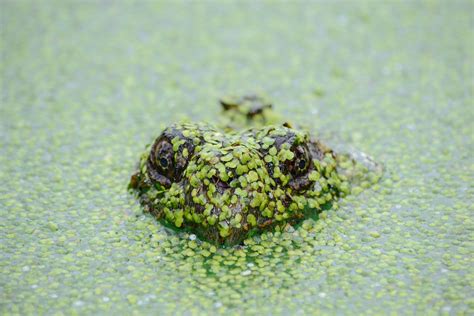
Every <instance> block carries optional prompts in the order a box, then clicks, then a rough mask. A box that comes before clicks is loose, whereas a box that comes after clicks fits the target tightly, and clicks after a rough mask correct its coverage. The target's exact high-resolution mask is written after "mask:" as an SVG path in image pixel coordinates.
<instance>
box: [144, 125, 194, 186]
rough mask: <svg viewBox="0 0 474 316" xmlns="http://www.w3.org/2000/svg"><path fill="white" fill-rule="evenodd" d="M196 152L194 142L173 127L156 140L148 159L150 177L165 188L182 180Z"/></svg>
mask: <svg viewBox="0 0 474 316" xmlns="http://www.w3.org/2000/svg"><path fill="white" fill-rule="evenodd" d="M193 151H194V146H193V140H192V139H190V138H187V137H185V136H184V135H183V133H182V131H181V130H179V129H177V128H176V127H174V126H171V127H169V128H167V129H165V130H164V131H163V133H162V134H161V135H160V136H159V137H158V138H157V139H156V140H155V142H154V143H153V145H152V147H151V151H150V156H149V157H148V168H147V170H148V175H149V177H150V179H151V180H152V181H154V182H159V183H161V185H163V186H165V187H169V186H171V183H172V182H176V181H179V180H181V178H182V176H183V171H184V170H185V169H186V166H187V165H188V161H189V157H190V156H191V155H192V153H193Z"/></svg>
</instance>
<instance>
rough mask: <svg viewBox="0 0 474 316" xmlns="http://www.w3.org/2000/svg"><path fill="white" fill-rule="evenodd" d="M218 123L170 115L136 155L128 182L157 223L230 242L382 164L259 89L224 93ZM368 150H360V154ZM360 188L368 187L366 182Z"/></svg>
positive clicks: (312, 211)
mask: <svg viewBox="0 0 474 316" xmlns="http://www.w3.org/2000/svg"><path fill="white" fill-rule="evenodd" d="M219 103H220V105H221V108H222V119H221V120H220V124H213V123H209V122H191V121H184V122H177V123H173V124H171V125H169V126H167V127H166V128H165V129H164V130H163V131H162V132H161V134H160V135H158V137H157V138H156V139H155V140H154V141H153V142H152V143H150V144H149V145H147V146H146V148H145V151H144V152H143V153H142V154H141V156H140V159H139V162H138V165H137V168H136V171H135V172H134V173H133V175H132V176H131V179H130V183H129V189H130V190H131V191H132V192H133V193H134V194H135V196H136V197H137V198H138V200H139V201H140V203H141V205H142V206H143V208H144V210H145V211H146V212H148V213H150V214H152V215H153V216H154V217H156V218H157V219H158V220H159V221H160V222H161V223H163V224H164V225H165V226H167V227H170V228H173V229H176V230H185V231H188V232H191V233H193V234H195V235H196V236H198V237H199V238H200V239H202V240H205V241H208V242H211V243H214V244H217V245H223V246H233V245H239V244H242V242H243V241H244V240H246V239H248V238H251V237H252V236H255V235H259V234H261V233H262V232H265V231H269V230H282V229H285V227H288V226H290V227H291V226H292V225H293V226H294V225H297V224H298V223H300V222H301V221H303V220H305V219H308V218H313V219H316V220H317V217H318V215H319V214H320V213H321V212H322V211H325V210H329V209H331V208H333V207H337V203H338V200H339V199H341V198H343V197H345V196H347V195H348V194H350V193H351V191H352V189H353V188H354V187H355V185H357V184H361V183H364V184H367V183H375V182H377V181H378V179H380V177H381V174H382V172H383V168H381V166H380V164H377V163H375V162H374V161H373V160H372V159H366V161H364V162H361V161H360V159H359V160H356V159H354V158H353V157H351V155H349V154H340V153H336V152H335V151H334V150H332V149H331V148H330V147H328V146H327V145H325V144H324V143H323V142H321V141H320V140H318V139H317V138H316V137H314V136H311V133H310V132H309V131H307V130H303V129H300V128H296V127H293V126H292V124H290V123H288V122H284V121H283V120H282V119H281V116H280V115H278V113H276V111H274V110H273V104H272V102H270V101H268V98H266V97H261V96H259V95H244V96H241V97H232V96H231V97H224V98H221V99H220V100H219ZM365 157H366V158H367V157H368V156H365ZM365 187H367V185H365Z"/></svg>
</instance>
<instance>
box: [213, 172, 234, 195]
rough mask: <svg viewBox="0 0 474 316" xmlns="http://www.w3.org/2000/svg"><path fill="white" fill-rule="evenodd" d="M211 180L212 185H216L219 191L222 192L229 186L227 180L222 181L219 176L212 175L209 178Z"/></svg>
mask: <svg viewBox="0 0 474 316" xmlns="http://www.w3.org/2000/svg"><path fill="white" fill-rule="evenodd" d="M211 181H212V183H214V185H215V186H216V188H217V189H218V191H219V192H222V191H224V190H227V189H229V188H230V186H229V181H222V179H221V178H219V177H218V176H213V177H212V178H211Z"/></svg>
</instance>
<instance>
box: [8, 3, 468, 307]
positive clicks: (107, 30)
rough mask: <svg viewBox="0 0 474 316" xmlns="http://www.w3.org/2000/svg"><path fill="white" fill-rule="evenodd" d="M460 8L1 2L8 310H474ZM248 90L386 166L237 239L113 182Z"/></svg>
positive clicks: (464, 8) (464, 14)
mask: <svg viewBox="0 0 474 316" xmlns="http://www.w3.org/2000/svg"><path fill="white" fill-rule="evenodd" d="M473 9H474V7H473V2H472V1H449V2H448V1H335V2H333V1H331V2H330V1H293V2H279V1H276V2H275V1H268V2H267V1H242V2H231V1H224V2H217V1H186V2H171V1H143V2H135V1H42V2H36V1H2V2H1V3H0V11H1V12H0V25H1V29H0V34H1V42H0V48H1V58H2V62H1V65H0V69H1V104H0V182H1V183H2V185H1V186H0V216H1V217H2V218H3V220H2V221H1V222H2V223H1V224H0V227H1V230H0V250H1V253H0V265H1V268H2V274H1V276H0V284H2V290H0V308H1V311H2V314H30V313H34V314H62V313H64V314H70V313H78V314H82V313H93V314H102V313H111V312H112V311H115V312H119V313H123V314H130V313H135V314H144V313H150V312H153V313H163V314H169V313H173V314H174V313H177V314H201V313H208V314H212V313H228V312H234V313H244V314H262V313H263V314H269V313H272V314H315V313H318V312H322V313H326V314H349V313H361V314H383V313H386V312H393V313H395V314H405V313H406V314H412V313H415V314H417V313H419V314H424V313H428V314H459V315H461V314H472V312H473V308H474V307H473V303H474V301H473V300H472V298H473V292H472V284H473V283H474V279H473V277H474V273H473V272H474V271H473V269H472V266H473V262H472V245H473V240H472V231H473V228H474V226H473V222H472V216H471V214H472V204H473V202H474V201H473V193H474V192H473V190H474V188H473V186H472V183H474V162H473V156H474V155H473V153H474V150H473V149H474V147H473V145H474V139H473V135H474V131H473V125H472V122H473V119H474V115H473V108H474V107H473V99H472V93H473V90H472V86H473V51H474V48H473V45H474V44H473V43H474V36H473V21H474V19H473V13H472V12H473ZM249 92H261V93H265V94H266V95H268V96H269V97H270V98H271V99H272V100H273V102H274V105H275V109H276V110H277V111H278V112H280V113H282V114H284V115H285V116H286V117H287V118H288V120H290V121H292V122H293V123H296V125H301V126H311V129H312V133H313V134H315V135H318V136H319V137H321V138H323V139H324V140H325V141H326V142H328V143H329V144H330V145H334V146H336V145H337V146H340V147H341V148H342V149H344V148H356V149H357V150H360V151H362V152H365V153H367V154H370V155H371V156H373V157H374V159H376V160H377V161H379V162H382V163H383V164H384V165H385V166H386V169H387V173H386V176H385V178H384V180H383V181H382V182H381V183H380V186H379V187H377V188H376V189H374V190H369V191H367V192H364V193H363V194H361V195H359V196H351V197H349V198H348V199H347V200H345V201H341V205H340V208H339V210H337V211H336V210H334V211H332V212H328V213H327V217H324V218H322V219H320V220H319V221H318V222H317V223H314V222H311V223H308V224H307V225H306V228H304V229H303V228H301V229H299V230H297V231H296V232H293V233H291V234H287V235H285V236H284V238H283V237H277V236H270V237H268V238H267V237H265V238H267V239H266V240H261V241H259V242H257V244H256V245H253V246H248V247H244V248H243V249H227V250H226V249H210V248H206V247H207V246H203V245H201V244H197V245H195V243H191V242H190V240H189V239H187V237H186V236H177V235H175V234H170V233H169V232H167V231H165V230H164V229H163V227H161V226H160V225H159V224H158V223H157V222H156V221H155V220H154V219H153V218H151V217H150V216H146V215H143V212H142V210H141V208H140V206H139V205H137V203H136V201H135V200H134V198H133V197H132V196H131V195H129V194H128V193H127V191H126V186H127V183H128V180H129V177H130V175H131V173H132V172H133V169H134V166H135V163H136V161H137V159H138V157H139V155H140V153H141V151H142V150H143V148H144V146H145V144H147V143H149V142H150V141H151V140H153V139H154V137H156V135H158V134H159V133H160V131H161V129H162V128H163V127H164V126H166V125H167V124H170V123H172V122H175V121H178V120H180V119H182V118H186V117H188V118H189V117H190V118H192V119H193V120H197V121H199V120H207V121H213V120H215V119H217V116H218V114H217V112H218V109H219V108H218V104H217V100H218V98H219V97H221V96H223V95H226V94H229V93H232V94H237V95H239V94H244V93H249ZM308 225H309V226H308ZM308 227H310V228H308ZM306 229H309V231H307V230H306ZM211 250H214V252H213V251H211ZM208 253H209V255H207V254H208ZM206 255H207V256H206Z"/></svg>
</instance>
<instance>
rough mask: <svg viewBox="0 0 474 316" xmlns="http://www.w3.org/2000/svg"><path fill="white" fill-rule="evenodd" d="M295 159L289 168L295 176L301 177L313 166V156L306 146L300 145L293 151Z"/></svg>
mask: <svg viewBox="0 0 474 316" xmlns="http://www.w3.org/2000/svg"><path fill="white" fill-rule="evenodd" d="M292 151H293V154H294V158H293V160H292V161H291V162H290V165H289V166H288V167H289V168H288V169H289V170H290V172H291V173H292V174H294V175H301V174H304V173H305V172H307V171H308V169H309V167H310V164H311V154H310V153H309V150H308V148H307V147H306V146H304V145H298V146H296V147H294V148H293V149H292Z"/></svg>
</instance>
